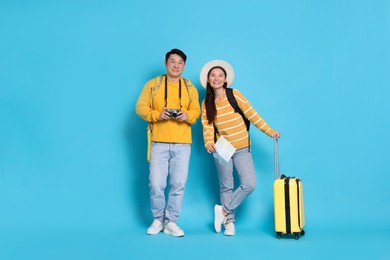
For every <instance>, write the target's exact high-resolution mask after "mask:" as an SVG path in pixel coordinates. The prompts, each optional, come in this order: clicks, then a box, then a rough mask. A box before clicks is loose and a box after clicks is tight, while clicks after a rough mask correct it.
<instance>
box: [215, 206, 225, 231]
mask: <svg viewBox="0 0 390 260" xmlns="http://www.w3.org/2000/svg"><path fill="white" fill-rule="evenodd" d="M225 221H226V217H225V216H224V215H223V214H222V206H220V205H215V206H214V228H215V232H217V233H220V232H221V229H222V224H224V223H225Z"/></svg>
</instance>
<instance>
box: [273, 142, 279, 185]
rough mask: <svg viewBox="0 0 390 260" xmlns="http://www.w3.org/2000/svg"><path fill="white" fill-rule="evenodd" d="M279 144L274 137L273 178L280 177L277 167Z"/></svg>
mask: <svg viewBox="0 0 390 260" xmlns="http://www.w3.org/2000/svg"><path fill="white" fill-rule="evenodd" d="M278 147H279V144H278V139H276V138H274V175H275V180H276V179H279V178H280V168H279V149H278Z"/></svg>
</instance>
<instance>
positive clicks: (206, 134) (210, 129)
mask: <svg viewBox="0 0 390 260" xmlns="http://www.w3.org/2000/svg"><path fill="white" fill-rule="evenodd" d="M202 125H203V139H204V145H205V147H206V146H207V145H208V144H210V143H212V144H213V143H214V126H213V124H212V123H211V124H209V123H208V120H207V116H206V105H205V103H204V100H203V102H202Z"/></svg>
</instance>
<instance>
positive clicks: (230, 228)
mask: <svg viewBox="0 0 390 260" xmlns="http://www.w3.org/2000/svg"><path fill="white" fill-rule="evenodd" d="M223 234H224V235H225V236H234V235H235V234H236V227H235V226H234V223H233V222H229V223H227V224H225V232H224V233H223Z"/></svg>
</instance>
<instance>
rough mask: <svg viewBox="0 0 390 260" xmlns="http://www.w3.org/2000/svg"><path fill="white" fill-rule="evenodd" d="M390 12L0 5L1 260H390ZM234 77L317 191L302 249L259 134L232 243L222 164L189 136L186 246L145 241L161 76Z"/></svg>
mask: <svg viewBox="0 0 390 260" xmlns="http://www.w3.org/2000/svg"><path fill="white" fill-rule="evenodd" d="M389 46H390V2H389V1H386V0H382V1H380V0H378V1H368V0H367V1H363V0H350V1H347V0H330V1H309V0H306V1H305V0H298V1H266V0H259V1H241V2H237V1H226V0H225V1H208V0H198V1H192V2H180V1H172V0H166V1H141V0H131V1H119V0H118V1H104V0H100V1H75V0H68V1H44V0H41V1H23V0H18V1H11V0H0V209H1V210H0V259H151V258H161V259H168V258H176V259H180V258H186V259H210V258H214V259H234V258H236V259H237V258H239V259H271V258H276V259H278V258H279V257H278V256H283V257H285V256H291V255H292V256H293V257H292V258H296V259H320V258H323V259H329V258H335V259H341V258H344V257H345V258H348V259H351V257H353V258H355V259H389V258H390V252H389V251H388V249H385V247H388V245H389V242H390V204H389V196H390V192H389V187H390V186H389V183H390V177H389V159H390V158H389V152H388V149H389V145H390V141H389V140H390V139H389V137H388V133H389V131H390V104H389V103H390V102H389V99H390V91H389V87H390V51H389ZM175 47H177V48H180V49H182V50H183V51H185V52H186V54H187V55H188V60H187V65H186V68H185V71H184V74H183V75H184V76H185V77H186V78H189V79H191V80H192V81H193V83H194V84H195V85H196V87H197V88H198V91H199V94H200V98H201V100H203V98H204V94H205V91H204V89H203V88H202V87H201V85H200V83H199V71H200V69H201V67H202V66H203V65H204V64H205V63H206V62H208V61H209V60H212V59H224V60H226V61H228V62H229V63H231V64H232V66H233V67H234V69H235V73H236V74H235V75H236V80H235V82H234V84H233V87H234V88H238V89H239V90H240V91H241V92H242V93H243V94H244V95H245V96H246V97H247V98H248V99H249V100H250V101H251V103H252V105H253V106H254V107H255V109H256V110H257V111H258V112H259V113H260V114H261V115H262V116H263V117H264V118H265V119H266V120H267V122H268V123H269V124H270V125H271V126H272V127H273V128H275V129H277V130H279V131H280V132H281V134H282V138H281V140H280V161H281V169H282V172H283V173H285V174H288V175H294V176H298V177H300V178H301V179H302V180H303V183H304V187H305V190H304V191H305V210H306V220H307V223H306V224H307V225H306V233H307V234H306V236H304V237H303V238H302V239H300V240H299V241H295V240H294V239H283V240H277V239H276V238H275V235H274V229H273V198H272V196H273V190H272V183H273V143H272V140H271V139H270V138H268V137H266V136H265V135H264V134H263V133H261V132H260V131H258V130H257V129H256V128H255V127H252V129H251V139H252V143H253V145H252V151H253V157H254V160H255V167H256V170H257V179H258V186H257V189H256V190H255V191H254V192H253V193H252V195H251V196H250V197H249V198H248V200H247V201H245V203H244V204H243V205H242V206H241V207H240V208H239V209H238V210H237V222H236V228H237V235H236V236H235V237H225V236H223V235H222V234H216V233H214V231H213V227H212V221H213V205H214V204H215V203H217V202H218V184H217V177H216V174H215V170H214V165H213V163H212V158H211V156H210V155H209V154H207V153H206V152H205V150H204V148H203V140H202V131H201V124H200V121H198V122H197V124H196V125H195V126H194V127H193V130H194V131H193V139H194V143H193V145H192V157H191V165H190V172H189V180H188V185H187V189H186V195H185V199H184V204H183V211H182V214H181V218H180V220H179V224H180V226H181V227H183V229H184V231H185V232H186V236H185V237H184V238H180V239H176V238H172V237H169V236H166V235H164V234H159V235H157V236H147V235H145V230H146V228H147V226H148V225H149V224H150V223H151V221H152V215H151V213H150V209H149V197H148V182H147V178H148V164H147V163H146V160H145V156H146V122H145V121H143V120H142V119H140V118H139V117H138V116H137V115H136V114H135V109H134V108H135V102H136V100H137V97H138V95H139V93H140V91H141V89H142V87H143V85H144V84H145V82H146V81H147V80H149V79H150V78H152V77H154V76H156V75H158V74H161V73H164V72H165V68H164V66H163V60H164V55H165V53H166V52H167V51H168V50H170V49H171V48H175ZM294 256H295V257H294Z"/></svg>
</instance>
